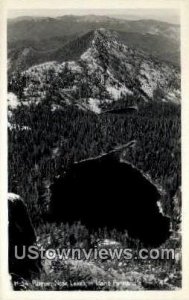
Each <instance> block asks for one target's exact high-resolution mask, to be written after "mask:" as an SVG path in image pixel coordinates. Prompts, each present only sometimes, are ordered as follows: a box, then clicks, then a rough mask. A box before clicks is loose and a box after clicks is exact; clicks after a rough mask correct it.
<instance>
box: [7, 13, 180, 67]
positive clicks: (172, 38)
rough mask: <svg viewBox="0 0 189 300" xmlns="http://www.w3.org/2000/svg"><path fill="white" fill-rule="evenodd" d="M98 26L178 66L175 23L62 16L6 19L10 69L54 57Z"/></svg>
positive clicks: (178, 47) (54, 58) (178, 53)
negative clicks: (115, 32)
mask: <svg viewBox="0 0 189 300" xmlns="http://www.w3.org/2000/svg"><path fill="white" fill-rule="evenodd" d="M101 27H102V28H106V29H107V30H113V31H117V32H119V34H120V36H121V38H122V41H123V42H125V43H126V45H127V46H130V47H137V48H138V49H141V50H144V51H147V52H148V53H149V54H151V55H154V56H157V57H158V59H161V60H166V61H170V62H171V63H173V64H175V65H177V66H179V65H180V45H179V41H180V32H179V31H180V28H179V26H178V25H173V24H169V23H163V22H158V21H150V20H140V21H127V20H119V19H114V18H110V17H103V16H102V17H100V16H98V17H97V16H83V17H82V16H81V17H77V16H64V17H61V18H27V17H26V18H18V19H14V20H9V21H8V57H9V68H10V70H15V68H17V67H21V68H22V69H23V68H25V67H26V66H29V64H30V66H31V65H33V64H34V63H35V60H36V63H41V62H44V61H45V60H44V58H43V57H47V59H46V61H48V59H51V60H56V54H57V53H60V52H62V53H64V51H67V52H69V50H70V49H72V48H70V47H69V42H70V41H72V40H74V39H76V38H77V37H80V36H81V35H84V34H86V33H88V32H91V31H94V30H95V29H98V28H101ZM66 44H67V45H66ZM65 45H66V47H64V46H65ZM62 47H63V48H62ZM66 48H68V49H66ZM59 56H60V55H59ZM65 58H66V57H64V59H65Z"/></svg>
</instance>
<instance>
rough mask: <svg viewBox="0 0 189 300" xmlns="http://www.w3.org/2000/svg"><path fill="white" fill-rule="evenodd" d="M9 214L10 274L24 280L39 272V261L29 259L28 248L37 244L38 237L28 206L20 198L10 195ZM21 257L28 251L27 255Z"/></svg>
mask: <svg viewBox="0 0 189 300" xmlns="http://www.w3.org/2000/svg"><path fill="white" fill-rule="evenodd" d="M8 213H9V272H10V273H11V275H12V278H13V277H15V276H17V277H19V276H21V277H22V278H26V279H27V278H31V277H32V275H35V274H37V273H38V272H39V269H40V261H39V259H29V258H28V257H27V253H28V252H27V251H28V247H30V246H32V245H34V244H35V242H36V235H35V231H34V228H33V226H32V223H31V221H30V217H29V215H28V212H27V208H26V205H25V204H24V202H23V200H22V199H21V198H20V196H18V195H16V194H13V193H9V194H8ZM15 247H17V254H18V256H19V257H21V256H22V255H23V253H24V249H26V255H24V258H23V259H18V258H17V255H16V252H15Z"/></svg>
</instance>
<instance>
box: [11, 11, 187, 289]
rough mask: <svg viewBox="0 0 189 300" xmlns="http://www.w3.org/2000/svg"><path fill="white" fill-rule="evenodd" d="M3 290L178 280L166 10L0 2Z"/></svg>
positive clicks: (172, 41) (175, 17)
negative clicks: (0, 32) (2, 36)
mask: <svg viewBox="0 0 189 300" xmlns="http://www.w3.org/2000/svg"><path fill="white" fill-rule="evenodd" d="M6 73H7V139H8V147H7V149H8V154H7V156H8V162H7V164H8V167H7V169H8V179H7V180H8V195H7V201H8V202H7V211H8V250H7V251H8V254H7V257H8V272H9V280H10V285H11V289H12V290H13V291H22V292H23V294H24V292H25V291H62V292H63V291H83V292H84V291H85V292H86V291H95V292H99V291H107V292H108V291H109V292H113V291H117V292H120V291H173V292H175V291H178V290H181V289H182V278H183V277H182V274H183V272H182V268H183V266H182V184H181V183H182V178H181V177H182V176H181V142H182V138H181V108H182V103H181V102H182V94H181V15H180V11H179V10H178V9H174V8H171V7H170V8H162V9H161V8H159V9H157V8H154V9H152V8H151V9H146V8H143V9H137V8H136V9H119V8H117V9H108V8H107V9H100V8H99V9H95V8H94V9H74V7H73V9H62V8H61V9H59V8H58V7H56V8H54V9H44V10H42V9H27V10H26V9H25V10H24V9H23V10H19V9H17V10H16V9H12V10H9V11H8V12H7V70H6Z"/></svg>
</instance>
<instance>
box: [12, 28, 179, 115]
mask: <svg viewBox="0 0 189 300" xmlns="http://www.w3.org/2000/svg"><path fill="white" fill-rule="evenodd" d="M69 49H70V50H71V51H68V47H66V50H65V48H62V51H58V52H56V55H55V57H56V61H51V60H50V57H49V58H47V57H46V56H45V59H47V60H48V62H46V63H43V64H39V65H38V64H36V65H35V66H32V67H30V68H28V69H27V70H26V71H22V72H21V73H16V72H13V73H12V75H11V76H10V79H9V90H10V92H13V93H15V94H16V95H17V96H18V98H19V99H20V101H22V103H23V104H26V105H27V104H28V103H33V104H37V103H39V102H41V101H48V102H49V101H50V103H51V105H52V109H54V108H53V107H56V105H61V104H62V103H64V104H69V105H70V104H74V105H76V106H77V107H79V108H80V109H84V110H85V109H90V110H92V111H94V112H96V113H100V112H101V110H103V109H104V108H107V107H108V105H109V104H111V103H112V101H113V102H114V101H116V100H121V99H124V98H125V100H126V101H127V102H128V101H129V100H127V99H128V98H129V97H130V98H131V97H132V98H134V99H135V101H134V102H135V104H136V102H140V101H149V100H153V99H154V97H155V98H156V101H165V102H166V101H168V102H169V101H171V102H174V103H179V102H180V73H179V69H178V68H176V67H174V66H172V65H171V64H167V63H165V62H164V63H163V62H159V61H158V60H157V59H154V58H152V57H150V56H149V55H148V54H146V53H145V52H142V51H139V50H135V49H133V48H129V47H128V46H126V45H125V44H123V43H122V42H121V41H120V39H119V36H118V34H117V33H115V32H114V33H112V32H111V31H108V30H105V29H98V30H95V31H93V32H89V33H87V34H86V35H84V36H82V37H80V38H78V39H76V40H74V41H72V42H70V44H69ZM40 57H43V56H40ZM64 58H65V60H66V62H64V61H62V60H63V59H64ZM68 59H70V60H68ZM49 60H50V61H49ZM29 62H31V59H30V60H29ZM35 62H37V59H36V58H35ZM22 65H23V62H22Z"/></svg>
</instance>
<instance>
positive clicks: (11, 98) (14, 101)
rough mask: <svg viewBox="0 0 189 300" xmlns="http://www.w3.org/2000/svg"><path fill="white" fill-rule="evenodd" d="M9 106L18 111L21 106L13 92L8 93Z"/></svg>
mask: <svg viewBox="0 0 189 300" xmlns="http://www.w3.org/2000/svg"><path fill="white" fill-rule="evenodd" d="M8 106H9V108H11V109H16V108H17V107H18V106H20V102H19V100H18V97H17V95H15V94H14V93H12V92H10V93H8Z"/></svg>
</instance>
